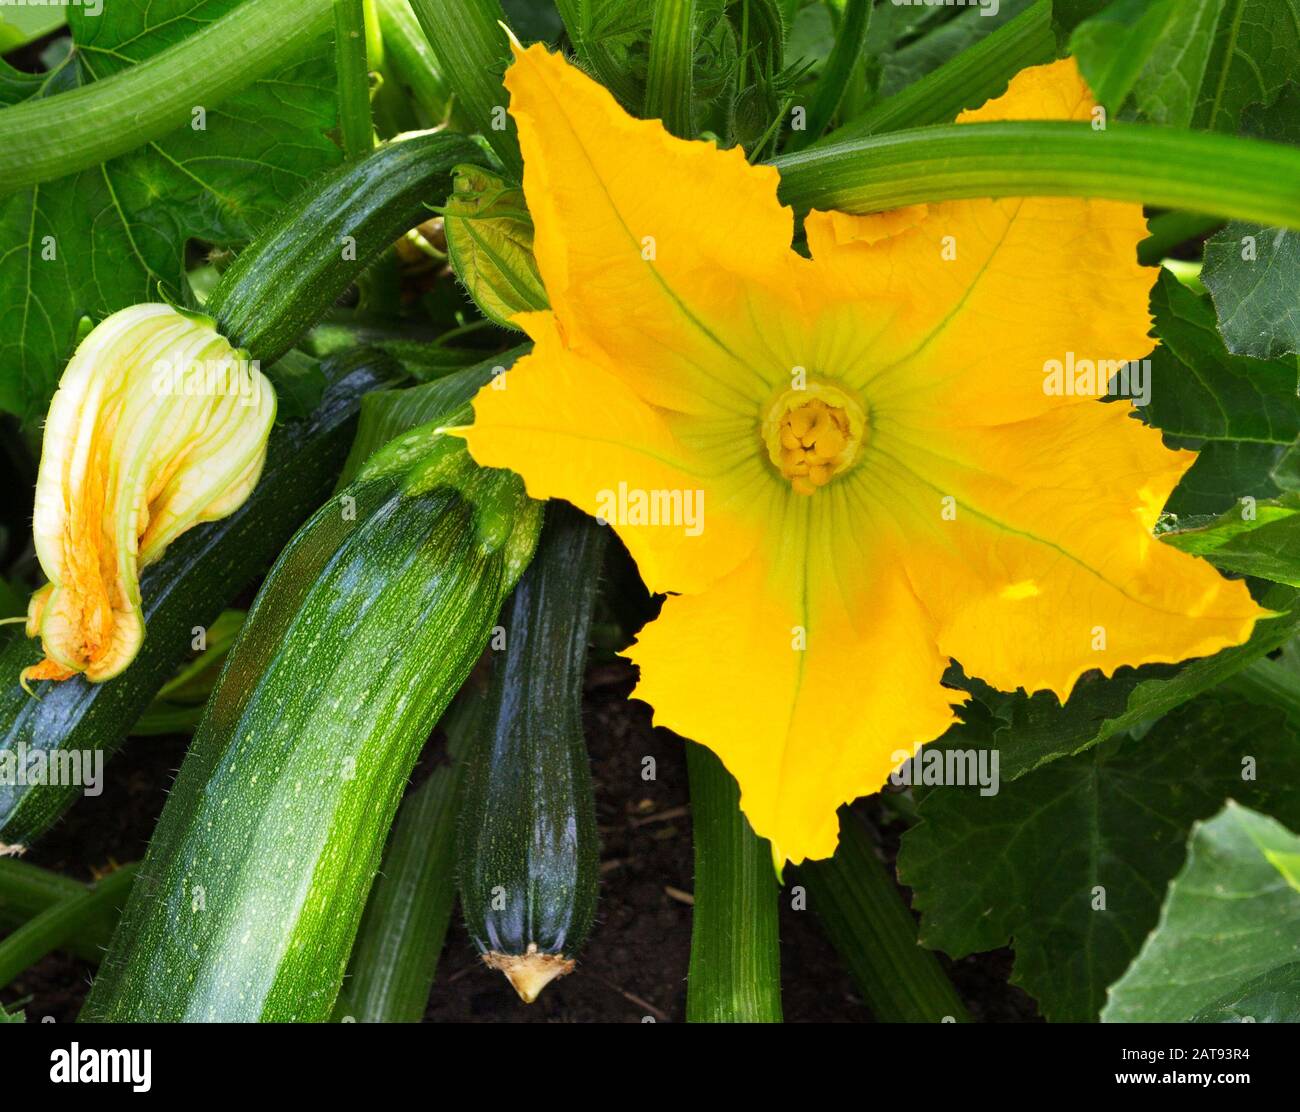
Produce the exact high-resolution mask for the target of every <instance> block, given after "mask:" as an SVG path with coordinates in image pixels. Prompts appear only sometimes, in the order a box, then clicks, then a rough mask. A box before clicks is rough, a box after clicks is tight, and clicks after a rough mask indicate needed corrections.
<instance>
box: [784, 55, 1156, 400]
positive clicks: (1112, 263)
mask: <svg viewBox="0 0 1300 1112" xmlns="http://www.w3.org/2000/svg"><path fill="white" fill-rule="evenodd" d="M1092 107H1093V100H1092V97H1091V94H1090V93H1089V92H1088V89H1087V86H1086V85H1085V84H1084V82H1083V80H1082V78H1080V76H1079V74H1078V70H1077V68H1076V66H1075V64H1074V61H1073V59H1068V58H1067V59H1065V60H1063V61H1060V62H1055V63H1052V64H1051V65H1047V66H1039V67H1036V68H1034V69H1029V70H1025V71H1024V72H1023V73H1021V74H1019V75H1018V76H1017V77H1016V79H1015V80H1014V81H1013V82H1012V84H1011V88H1010V89H1009V90H1008V92H1007V93H1006V94H1005V95H1004V96H1002V97H1000V98H998V99H997V100H994V101H991V102H990V103H989V104H987V105H985V106H984V107H983V108H980V109H978V110H976V111H973V112H967V113H964V114H963V115H962V116H961V117H960V120H961V121H963V122H970V121H989V120H995V119H1076V120H1087V119H1090V118H1091V110H1092ZM805 227H806V230H807V233H808V244H809V248H810V250H811V251H812V255H813V258H814V260H816V262H817V264H818V267H817V270H818V272H819V277H820V279H821V281H822V283H823V286H824V290H825V293H824V299H825V300H826V302H827V303H828V308H827V314H828V316H830V315H833V314H838V315H839V318H840V319H839V323H838V324H830V325H829V326H828V327H830V328H831V330H839V331H852V330H853V329H854V328H857V329H858V330H859V331H864V332H866V333H868V334H869V335H870V336H871V340H872V342H871V349H870V359H869V360H868V361H867V362H866V363H865V364H864V370H863V371H862V372H860V374H859V375H858V378H857V381H856V382H855V385H858V386H860V387H861V388H862V389H866V390H869V391H870V393H871V396H872V401H873V403H874V404H876V405H877V406H889V407H891V408H892V409H893V411H894V412H895V413H899V414H901V413H904V412H907V413H911V414H914V415H915V416H916V419H917V420H924V421H927V422H930V423H932V424H934V425H938V426H947V425H952V424H963V423H975V424H996V423H999V422H1002V421H1018V420H1021V419H1023V418H1025V417H1031V416H1033V415H1035V414H1037V413H1042V412H1045V411H1047V410H1048V409H1051V408H1055V407H1057V406H1060V405H1071V404H1077V403H1078V402H1080V401H1082V400H1086V399H1081V398H1079V397H1077V396H1074V395H1063V394H1049V393H1047V392H1046V391H1045V390H1044V382H1045V378H1046V371H1045V364H1046V363H1048V362H1049V361H1051V360H1060V361H1065V360H1066V359H1067V355H1068V353H1071V352H1073V353H1074V354H1075V355H1076V356H1077V357H1078V358H1080V359H1087V360H1092V361H1096V360H1114V361H1124V360H1129V359H1138V358H1140V357H1142V356H1144V355H1146V354H1147V353H1148V352H1149V351H1150V350H1151V348H1152V346H1153V344H1152V340H1151V338H1150V336H1149V334H1148V333H1149V330H1150V327H1151V320H1150V314H1149V313H1148V311H1147V298H1148V294H1149V292H1150V289H1151V285H1152V283H1153V282H1154V281H1155V277H1156V274H1157V273H1158V271H1157V269H1156V268H1151V267H1143V266H1139V265H1138V262H1137V251H1136V246H1137V243H1138V242H1139V241H1140V240H1142V239H1143V238H1145V237H1146V234H1147V232H1146V224H1145V222H1144V220H1143V217H1142V209H1141V207H1140V206H1138V205H1128V204H1121V203H1118V202H1114V201H1101V200H1090V199H1086V198H1073V197H1037V198H1036V197H1012V198H1005V199H1001V200H973V201H952V202H946V203H943V204H936V205H930V206H928V207H927V206H917V207H913V208H910V209H905V210H902V212H901V213H881V214H877V215H869V216H850V215H847V214H845V213H837V212H817V213H812V214H811V215H810V216H809V217H808V219H807V222H806V225H805ZM845 299H848V300H849V301H851V303H852V304H851V307H850V308H846V307H844V306H842V305H838V304H836V302H839V301H843V300H845ZM850 313H852V314H855V315H856V318H857V321H856V323H854V319H853V316H849V315H848V314H850ZM846 318H847V319H846Z"/></svg>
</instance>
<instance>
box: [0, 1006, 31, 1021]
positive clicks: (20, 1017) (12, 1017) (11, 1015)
mask: <svg viewBox="0 0 1300 1112" xmlns="http://www.w3.org/2000/svg"><path fill="white" fill-rule="evenodd" d="M26 1022H27V1015H26V1013H24V1012H7V1011H5V1009H4V1007H3V1005H0V1023H26Z"/></svg>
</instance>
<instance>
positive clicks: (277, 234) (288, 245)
mask: <svg viewBox="0 0 1300 1112" xmlns="http://www.w3.org/2000/svg"><path fill="white" fill-rule="evenodd" d="M482 159H483V152H482V151H481V150H479V148H478V147H477V146H476V145H475V144H474V143H473V142H472V141H471V140H469V139H466V138H465V137H464V136H463V135H457V134H454V133H452V132H436V133H432V132H431V133H425V134H421V135H416V136H413V137H411V138H408V139H402V140H397V141H391V142H388V143H385V144H383V145H382V146H380V147H376V148H375V150H374V151H372V152H371V153H370V154H368V155H366V156H365V157H364V158H360V159H357V160H356V161H355V162H346V163H344V164H343V165H341V166H338V167H336V168H334V169H333V170H332V171H330V173H329V174H327V175H326V176H325V177H324V178H323V179H322V180H321V181H319V182H314V183H312V185H311V186H309V187H308V188H307V189H306V190H304V191H303V192H302V193H301V194H300V195H299V196H298V198H297V200H295V201H292V202H290V204H289V205H288V206H286V208H285V209H284V211H283V212H282V213H281V214H280V215H279V216H278V217H277V218H276V220H275V222H274V223H273V224H271V225H270V226H269V227H267V228H266V229H265V230H263V231H262V232H261V233H260V234H259V235H258V237H257V240H256V241H255V242H254V243H252V244H251V245H250V246H249V247H247V248H246V249H245V250H244V251H243V252H242V253H241V254H240V255H239V257H238V258H237V259H235V261H234V262H233V263H232V264H231V265H230V268H229V269H228V270H227V271H226V273H225V274H223V275H222V277H221V281H220V282H219V283H217V286H216V288H215V289H213V291H212V295H211V296H210V297H209V298H208V301H207V304H206V305H205V306H204V308H203V311H204V312H205V313H207V314H208V315H209V316H211V317H213V318H214V319H215V320H216V322H217V327H218V328H219V329H220V331H221V333H222V335H223V336H225V337H226V339H228V340H229V341H230V342H231V343H232V344H234V346H235V347H237V348H243V349H245V350H246V351H248V352H250V353H251V355H252V356H253V357H254V358H255V359H260V360H261V361H262V362H263V363H268V364H269V363H272V362H274V361H275V360H276V359H279V358H280V356H281V355H283V354H284V353H285V352H286V351H288V350H289V348H290V347H291V346H293V344H295V343H296V342H297V341H298V338H299V337H300V336H302V335H303V334H304V333H305V332H306V331H307V329H309V328H310V327H311V326H312V325H314V324H315V323H316V322H317V321H319V320H320V319H321V318H322V317H323V316H324V315H325V314H326V313H327V312H328V311H329V309H330V308H331V307H332V306H333V305H334V303H335V301H337V300H338V297H339V295H340V294H342V293H343V291H344V290H346V289H347V288H348V286H349V285H350V284H351V283H352V281H353V280H355V279H356V278H357V276H358V275H359V274H360V273H361V272H362V271H363V270H365V268H366V267H367V266H368V265H369V264H370V263H371V262H373V261H374V260H375V259H376V258H378V257H379V255H380V254H381V253H382V252H383V251H384V250H385V249H386V248H388V247H390V246H391V245H392V243H393V241H394V240H396V239H397V238H398V237H399V236H401V235H402V234H403V233H404V232H406V231H408V230H409V229H411V228H413V227H415V226H416V225H417V224H419V223H421V222H422V221H424V220H427V219H428V218H429V216H430V211H431V210H430V207H429V206H431V205H437V204H442V202H443V201H444V200H446V197H447V194H448V193H449V192H450V191H451V171H452V169H453V167H455V166H456V165H457V164H459V163H461V162H480V161H482Z"/></svg>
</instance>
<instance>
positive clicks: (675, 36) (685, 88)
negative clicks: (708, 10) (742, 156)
mask: <svg viewBox="0 0 1300 1112" xmlns="http://www.w3.org/2000/svg"><path fill="white" fill-rule="evenodd" d="M694 69H695V0H655V11H654V22H653V24H652V25H651V29H650V65H649V69H648V71H647V74H646V87H645V113H644V114H645V115H646V116H647V117H650V118H655V117H657V118H659V119H661V120H663V122H664V127H666V128H667V129H668V130H669V131H671V132H672V133H673V134H674V135H677V136H680V137H681V138H683V139H689V138H691V137H692V136H694V134H695V130H694V127H693V125H692V123H691V85H692V80H693V76H694Z"/></svg>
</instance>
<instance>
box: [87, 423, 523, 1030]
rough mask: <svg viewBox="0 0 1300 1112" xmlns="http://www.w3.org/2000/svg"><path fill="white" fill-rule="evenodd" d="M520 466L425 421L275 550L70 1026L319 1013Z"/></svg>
mask: <svg viewBox="0 0 1300 1112" xmlns="http://www.w3.org/2000/svg"><path fill="white" fill-rule="evenodd" d="M539 518H540V512H539V507H538V504H537V503H534V502H532V501H530V500H529V499H528V498H527V496H526V495H525V493H524V490H523V484H522V482H521V481H520V480H519V478H518V477H517V476H515V475H514V474H512V473H510V472H506V471H486V470H481V469H478V468H476V467H475V466H474V465H473V463H472V462H471V461H470V459H469V457H468V454H467V453H466V451H465V448H464V444H463V443H462V442H461V441H459V440H455V439H454V438H449V437H445V436H442V435H440V434H439V433H438V432H437V424H436V423H432V424H429V425H423V426H420V427H419V428H417V429H414V430H412V431H411V432H409V433H407V434H405V435H404V436H402V437H399V438H398V439H396V440H395V441H393V442H392V443H391V444H389V445H387V446H386V447H385V448H383V449H381V450H380V451H379V452H378V453H376V455H375V456H374V457H373V458H372V459H371V460H370V462H369V463H368V464H367V465H366V467H364V468H363V469H362V470H361V472H360V473H359V474H358V476H357V479H356V481H355V482H354V483H353V484H352V485H351V486H349V487H348V488H347V489H346V490H345V491H344V492H342V493H341V494H339V495H338V496H336V498H334V499H333V500H331V501H330V502H329V503H327V504H326V505H325V506H323V507H322V508H321V509H320V510H319V511H318V512H317V513H316V514H315V515H314V516H313V517H312V519H311V520H310V521H309V522H308V523H307V524H306V525H305V526H304V527H303V528H302V529H301V530H299V532H298V533H297V534H296V535H295V537H294V538H293V540H291V541H290V542H289V544H288V546H287V547H286V548H285V550H284V552H283V553H282V554H281V556H280V559H279V560H278V561H277V562H276V565H275V567H274V568H273V569H272V571H271V573H270V575H269V576H268V577H267V579H266V582H265V584H264V585H263V587H262V589H261V591H260V592H259V594H258V596H257V599H256V600H255V601H254V603H253V606H252V608H251V610H250V611H249V614H248V619H247V621H246V623H245V625H244V629H243V631H242V632H241V633H240V636H239V639H238V641H237V642H236V644H235V647H234V648H233V650H232V651H231V654H230V657H229V658H228V660H227V662H226V666H225V669H224V670H223V672H222V675H221V679H220V681H219V682H218V685H217V688H216V690H215V691H214V692H213V694H212V698H211V699H210V701H209V703H208V707H207V710H206V711H205V713H204V716H203V720H202V722H201V723H200V724H199V728H198V731H197V732H196V734H195V736H194V741H193V744H192V745H191V747H190V750H189V752H188V753H187V755H186V757H185V760H184V762H183V763H182V765H181V770H180V774H179V776H178V777H177V780H176V784H175V787H174V788H173V789H172V792H171V795H170V796H169V797H168V800H167V805H166V807H165V808H164V809H163V813H162V817H161V819H160V820H159V822H158V826H157V828H156V830H155V832H154V836H153V841H152V843H151V844H150V847H149V852H148V855H147V856H146V858H145V861H144V864H143V865H142V867H141V870H140V881H139V882H138V884H137V885H136V887H135V889H134V890H133V892H132V894H131V899H130V902H129V903H128V905H127V908H126V911H125V912H124V914H123V917H122V920H121V922H120V923H119V925H118V929H117V931H116V932H115V934H114V937H113V945H112V947H111V948H110V951H109V954H108V956H107V957H106V958H105V961H104V963H103V964H102V965H101V969H100V975H99V977H98V979H97V980H96V982H95V985H94V987H93V989H92V991H91V994H90V998H89V1000H88V1001H87V1004H86V1008H85V1012H84V1015H83V1018H86V1019H90V1020H96V1021H108V1022H120V1021H162V1022H176V1021H220V1022H229V1021H296V1022H323V1021H325V1020H327V1019H328V1018H329V1017H330V1014H331V1010H332V1008H333V1006H334V1002H335V999H336V997H337V996H338V993H339V989H340V986H341V984H342V981H343V976H344V970H345V967H346V964H347V961H348V955H349V951H350V950H351V948H352V944H353V939H354V937H355V935H356V932H357V927H358V924H359V922H360V919H361V915H362V911H363V910H364V908H365V904H366V897H367V893H368V892H369V889H370V886H371V882H372V880H373V878H374V875H375V871H376V869H377V868H378V865H379V859H380V854H381V851H382V850H383V847H384V842H385V839H386V838H387V836H388V832H389V829H390V827H391V825H392V822H393V816H394V813H395V812H396V810H397V806H398V803H399V801H400V798H401V795H402V790H403V788H404V786H405V784H406V780H407V777H408V776H409V775H410V772H411V768H412V766H413V765H414V763H415V760H416V758H417V756H418V755H419V752H420V749H421V747H422V746H423V745H424V742H425V740H426V739H427V737H428V735H429V733H430V731H431V730H432V729H433V726H434V725H435V724H436V722H437V720H438V717H439V716H440V715H441V713H442V711H443V709H444V707H445V706H446V705H447V703H448V701H449V700H450V699H451V697H452V696H453V695H454V694H455V693H456V690H457V689H458V688H459V687H460V686H461V684H462V682H463V681H464V679H465V677H466V675H467V674H468V672H469V670H470V667H471V666H472V665H473V663H474V661H475V660H476V659H477V658H478V656H479V654H480V653H481V652H482V649H483V646H484V645H485V643H486V642H487V638H488V635H489V633H490V631H491V628H492V624H493V622H494V621H495V618H496V615H497V613H498V610H499V608H500V606H501V602H502V600H503V599H504V597H505V595H506V593H507V592H508V591H509V590H510V588H511V587H512V586H513V584H514V581H515V580H516V579H517V578H518V576H519V573H520V572H521V571H522V569H523V568H524V566H526V564H527V561H528V560H529V559H530V558H531V555H532V549H533V546H534V544H535V543H536V535H537V529H538V522H539Z"/></svg>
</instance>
